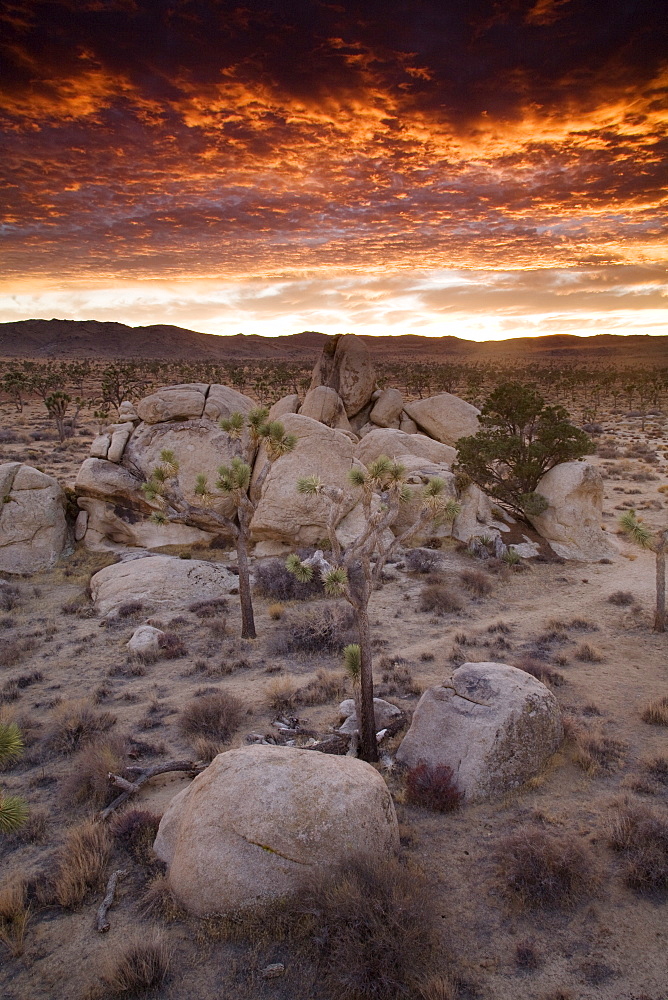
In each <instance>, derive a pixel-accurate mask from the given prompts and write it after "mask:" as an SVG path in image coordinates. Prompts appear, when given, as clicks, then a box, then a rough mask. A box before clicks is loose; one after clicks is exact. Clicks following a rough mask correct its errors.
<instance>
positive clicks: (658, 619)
mask: <svg viewBox="0 0 668 1000" xmlns="http://www.w3.org/2000/svg"><path fill="white" fill-rule="evenodd" d="M619 527H620V528H621V530H622V531H623V532H624V534H625V535H626V536H627V538H629V539H630V541H632V542H634V543H635V544H636V545H639V546H640V548H641V549H650V550H651V551H652V552H654V554H655V555H656V611H655V612H654V631H655V632H665V631H666V549H667V548H668V528H663V529H661V530H659V531H657V532H655V533H654V534H653V533H652V532H651V530H650V529H649V528H648V527H647V525H646V524H645V523H644V522H643V521H642V520H641V519H640V518H639V517H638V515H637V514H636V512H635V511H634V510H627V511H626V513H625V514H622V516H621V517H620V519H619Z"/></svg>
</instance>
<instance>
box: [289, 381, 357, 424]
mask: <svg viewBox="0 0 668 1000" xmlns="http://www.w3.org/2000/svg"><path fill="white" fill-rule="evenodd" d="M299 412H300V414H301V415H302V416H304V417H310V418H311V420H319V421H320V423H321V424H325V425H326V426H327V427H336V428H338V429H340V430H348V431H349V430H351V427H350V424H349V422H348V417H347V416H346V410H345V407H344V405H343V400H342V399H341V397H340V396H339V394H338V393H337V392H335V391H334V389H329V388H328V387H327V386H325V385H317V386H316V387H315V388H314V389H309V391H308V392H307V393H306V396H305V397H304V402H303V403H302V405H301V407H300V410H299Z"/></svg>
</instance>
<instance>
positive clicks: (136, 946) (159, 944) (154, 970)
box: [102, 932, 172, 996]
mask: <svg viewBox="0 0 668 1000" xmlns="http://www.w3.org/2000/svg"><path fill="white" fill-rule="evenodd" d="M171 961H172V955H171V951H170V949H169V947H168V945H167V943H166V941H165V940H164V938H163V937H162V936H161V935H160V934H159V933H156V932H153V933H149V934H148V935H142V936H141V937H136V938H135V940H134V941H131V942H130V943H129V944H125V945H123V946H120V947H119V948H118V951H117V953H116V954H115V955H113V956H110V957H109V958H107V963H106V968H105V970H104V972H103V976H102V978H103V980H104V982H105V985H106V987H107V991H108V995H109V994H110V995H111V996H136V995H137V994H138V993H145V992H147V991H148V990H151V991H153V990H157V989H160V987H162V986H164V984H165V982H166V981H167V977H168V975H169V969H170V965H171Z"/></svg>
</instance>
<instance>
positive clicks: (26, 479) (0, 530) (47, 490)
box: [0, 462, 67, 573]
mask: <svg viewBox="0 0 668 1000" xmlns="http://www.w3.org/2000/svg"><path fill="white" fill-rule="evenodd" d="M66 542H67V523H66V520H65V495H64V493H63V491H62V489H61V488H60V485H59V483H58V481H57V480H56V479H54V478H53V476H47V475H46V473H44V472H40V471H39V469H34V468H33V467H32V466H30V465H22V464H21V463H20V462H7V463H5V464H4V465H0V570H2V571H3V572H5V573H36V572H38V571H39V570H42V569H48V567H49V566H52V565H53V564H54V563H55V561H56V560H57V559H58V557H59V556H60V555H61V553H62V551H63V549H64V548H65V544H66Z"/></svg>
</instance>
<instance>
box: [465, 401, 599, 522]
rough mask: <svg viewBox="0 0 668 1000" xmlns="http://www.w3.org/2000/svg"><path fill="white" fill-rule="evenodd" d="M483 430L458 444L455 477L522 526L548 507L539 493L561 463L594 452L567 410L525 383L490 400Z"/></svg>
mask: <svg viewBox="0 0 668 1000" xmlns="http://www.w3.org/2000/svg"><path fill="white" fill-rule="evenodd" d="M479 419H480V423H481V425H482V430H480V431H478V433H477V434H473V435H471V436H470V437H461V438H459V440H458V441H457V463H456V465H455V472H456V473H459V475H460V476H462V475H463V476H464V477H468V478H469V479H470V480H471V481H472V482H474V483H475V484H476V485H477V486H479V487H480V489H481V490H484V492H485V493H487V494H488V495H489V496H491V497H493V499H494V500H496V501H497V502H498V503H500V504H502V505H503V506H504V507H507V508H509V509H510V510H511V511H512V512H513V513H514V514H517V515H518V517H520V518H521V519H522V520H524V521H526V520H527V519H528V518H529V517H532V516H536V515H538V514H541V513H542V512H543V511H544V510H545V509H546V507H547V501H546V500H545V497H543V496H542V495H541V494H540V493H537V492H536V487H537V486H538V483H539V482H540V480H541V478H542V476H544V475H545V473H546V472H549V470H550V469H553V468H554V466H555V465H559V464H560V463H561V462H572V461H574V460H575V459H578V458H582V457H583V456H584V455H590V454H591V453H592V452H593V451H594V445H593V443H592V441H591V439H590V438H589V437H588V435H587V434H585V432H584V431H581V430H580V429H579V428H578V427H575V426H574V425H573V424H572V423H571V422H570V420H569V418H568V413H567V411H566V410H565V409H564V407H563V406H550V405H548V404H547V403H546V402H545V400H544V399H543V397H542V396H541V395H540V393H538V392H536V391H535V390H534V389H531V388H530V387H529V386H526V385H522V384H521V383H520V382H504V383H503V384H502V385H499V386H498V387H497V388H496V389H495V390H494V391H493V392H492V394H491V395H490V396H489V397H488V398H487V400H486V402H485V404H484V406H483V408H482V412H481V414H480V418H479Z"/></svg>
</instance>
